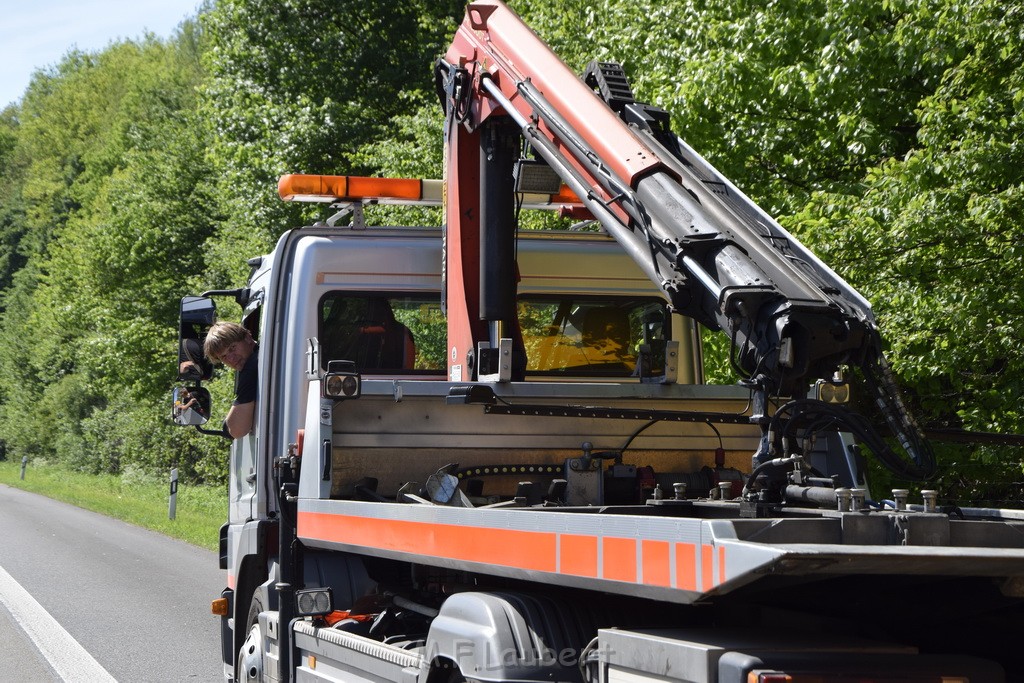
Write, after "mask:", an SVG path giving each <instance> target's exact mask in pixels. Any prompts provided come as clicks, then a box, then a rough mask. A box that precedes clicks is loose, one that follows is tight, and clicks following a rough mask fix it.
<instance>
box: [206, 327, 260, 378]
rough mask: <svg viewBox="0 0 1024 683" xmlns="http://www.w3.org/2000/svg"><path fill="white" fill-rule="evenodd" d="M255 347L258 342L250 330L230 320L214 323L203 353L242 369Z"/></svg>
mask: <svg viewBox="0 0 1024 683" xmlns="http://www.w3.org/2000/svg"><path fill="white" fill-rule="evenodd" d="M255 348H256V342H254V341H253V339H252V335H251V334H249V330H247V329H245V328H244V327H242V326H241V325H239V324H237V323H229V322H217V323H214V324H213V326H212V327H211V328H210V331H209V332H207V333H206V341H205V342H204V343H203V353H204V354H205V355H206V357H207V358H209V359H210V360H211V361H213V362H214V363H223V364H224V365H226V366H228V367H229V368H231V369H232V370H241V369H242V367H243V366H244V365H245V361H247V360H248V359H249V356H250V355H251V354H252V352H253V349H255Z"/></svg>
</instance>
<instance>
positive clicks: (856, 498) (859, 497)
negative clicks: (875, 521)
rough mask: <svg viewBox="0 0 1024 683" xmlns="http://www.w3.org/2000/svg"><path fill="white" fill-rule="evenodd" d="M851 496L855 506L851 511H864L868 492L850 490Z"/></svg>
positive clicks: (864, 490)
mask: <svg viewBox="0 0 1024 683" xmlns="http://www.w3.org/2000/svg"><path fill="white" fill-rule="evenodd" d="M850 495H851V496H852V497H853V506H852V508H851V509H853V510H863V509H865V508H864V501H865V499H867V497H868V492H867V490H866V489H850Z"/></svg>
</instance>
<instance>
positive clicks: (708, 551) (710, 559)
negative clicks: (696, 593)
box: [700, 545, 715, 591]
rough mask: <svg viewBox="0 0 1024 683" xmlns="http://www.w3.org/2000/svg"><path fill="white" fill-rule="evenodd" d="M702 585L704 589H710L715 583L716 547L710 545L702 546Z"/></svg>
mask: <svg viewBox="0 0 1024 683" xmlns="http://www.w3.org/2000/svg"><path fill="white" fill-rule="evenodd" d="M700 585H701V590H702V591H709V590H711V589H712V587H714V585H715V548H714V546H710V545H702V546H701V547H700Z"/></svg>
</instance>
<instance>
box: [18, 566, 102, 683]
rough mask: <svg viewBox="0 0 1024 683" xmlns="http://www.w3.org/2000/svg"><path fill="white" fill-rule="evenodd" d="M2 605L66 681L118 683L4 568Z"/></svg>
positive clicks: (71, 682)
mask: <svg viewBox="0 0 1024 683" xmlns="http://www.w3.org/2000/svg"><path fill="white" fill-rule="evenodd" d="M0 603H2V604H3V605H4V606H5V607H7V610H8V611H9V612H10V613H11V615H12V616H13V617H14V620H15V621H16V622H17V623H18V625H19V626H21V628H22V630H24V631H25V633H26V634H27V635H28V637H29V638H30V639H31V640H32V642H33V643H35V646H36V647H37V648H39V652H40V653H42V655H43V657H45V658H46V661H47V662H49V664H50V666H52V667H53V670H54V671H56V672H57V675H58V676H60V677H61V678H63V679H64V680H65V681H67V682H68V683H78V682H81V683H107V682H112V683H116V681H115V679H114V677H113V676H111V675H110V674H109V673H108V672H107V670H106V669H104V668H103V667H102V666H100V664H99V662H97V661H96V660H95V659H93V657H92V655H90V654H89V653H88V652H87V651H86V649H85V648H84V647H82V646H81V645H80V644H79V642H78V641H77V640H75V639H74V638H72V637H71V634H70V633H68V632H67V631H65V630H64V627H62V626H61V625H60V624H59V623H57V620H56V619H54V618H53V617H52V616H50V613H49V612H47V611H46V610H45V609H43V606H42V605H40V604H39V603H38V602H36V599H35V598H33V597H32V596H31V595H29V592H28V591H26V590H25V589H24V588H22V587H21V584H19V583H18V582H17V581H15V580H14V577H12V576H11V575H10V574H8V573H7V571H6V570H5V569H4V568H3V567H0Z"/></svg>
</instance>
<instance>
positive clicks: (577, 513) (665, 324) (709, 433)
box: [174, 0, 1024, 683]
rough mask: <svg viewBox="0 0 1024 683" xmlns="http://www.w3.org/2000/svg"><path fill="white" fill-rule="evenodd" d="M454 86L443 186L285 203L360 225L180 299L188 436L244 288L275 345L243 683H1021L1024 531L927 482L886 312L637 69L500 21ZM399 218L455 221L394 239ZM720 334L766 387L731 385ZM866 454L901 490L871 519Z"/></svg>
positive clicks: (233, 465)
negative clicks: (717, 366) (720, 377)
mask: <svg viewBox="0 0 1024 683" xmlns="http://www.w3.org/2000/svg"><path fill="white" fill-rule="evenodd" d="M435 79H436V84H437V90H438V95H439V99H440V101H441V105H442V108H443V111H444V122H445V123H444V144H445V174H444V179H443V180H440V181H434V180H418V179H400V178H399V179H396V178H361V177H353V176H311V175H288V176H284V177H283V178H281V181H280V183H279V187H278V190H279V193H280V195H281V197H282V199H284V200H289V201H313V202H322V203H324V204H325V205H328V206H331V207H334V208H335V209H337V210H338V213H336V214H335V215H333V216H332V217H331V218H329V219H327V220H326V221H323V222H319V223H316V224H314V225H310V226H306V227H302V228H298V229H294V230H290V231H288V232H285V233H284V234H283V235H282V236H281V237H280V239H279V241H278V242H277V245H276V247H275V248H274V249H273V251H272V252H271V253H270V254H268V255H265V256H262V257H257V258H253V259H251V260H250V261H249V264H250V266H251V269H252V272H251V275H250V277H249V278H248V281H247V282H246V283H245V284H244V286H242V287H240V288H238V289H232V290H212V291H209V292H204V293H203V294H202V295H200V296H188V297H185V298H184V299H182V303H181V318H180V322H179V330H180V353H179V359H178V360H179V361H185V360H192V361H194V364H193V365H194V367H193V368H192V369H191V370H190V373H192V374H191V375H189V373H186V374H184V375H183V376H181V377H180V378H179V379H181V380H182V381H183V384H182V386H179V387H177V388H175V390H174V393H175V399H176V402H175V405H176V408H175V411H174V420H175V422H177V423H179V424H182V425H192V426H194V427H196V428H197V429H199V430H200V431H203V432H207V433H209V434H211V435H213V436H211V438H219V437H218V435H222V433H221V432H219V431H218V430H215V429H212V428H210V427H209V426H207V425H208V421H209V419H210V417H211V413H212V412H213V411H212V406H211V399H210V393H209V391H208V389H207V388H206V387H204V386H203V385H202V382H203V381H205V380H208V379H210V377H211V372H212V369H211V367H210V365H209V363H206V362H204V359H203V358H202V357H201V346H202V340H203V339H204V336H205V334H206V332H207V330H209V328H210V326H211V325H212V324H213V322H214V321H215V320H216V319H217V306H216V303H215V301H216V299H217V298H218V297H227V298H229V299H233V300H234V301H236V302H237V303H238V304H239V305H240V306H241V308H242V315H241V322H242V324H243V325H244V326H245V327H246V328H247V329H248V330H249V331H250V332H251V334H252V336H253V338H254V339H255V340H256V341H257V342H258V347H257V351H256V353H257V354H258V362H259V379H258V389H259V390H258V398H257V401H256V406H255V416H254V426H253V428H252V431H251V432H250V433H249V434H248V435H246V436H243V437H241V438H237V439H233V440H232V441H231V445H230V473H229V485H228V499H229V500H228V519H227V522H226V523H225V524H224V526H223V527H222V529H221V535H220V564H221V568H222V569H224V570H226V575H227V580H226V588H225V589H224V591H223V592H222V594H221V595H220V596H218V597H216V598H215V599H214V600H213V612H214V614H215V615H218V616H219V617H220V625H221V650H222V654H223V662H224V669H223V674H224V677H225V679H226V680H233V681H255V680H260V681H263V680H266V681H344V682H346V683H351V682H374V683H379V682H385V681H388V682H400V683H459V682H462V681H470V682H473V683H498V682H505V683H509V682H516V683H524V682H527V681H530V682H533V681H537V682H539V681H559V682H561V681H565V682H572V683H654V682H662V683H663V682H667V681H690V682H694V683H771V682H776V681H795V682H808V681H901V682H907V681H935V682H938V681H945V682H951V681H972V682H975V683H977V682H982V681H984V682H988V681H1005V680H1021V676H1022V672H1024V665H1022V664H1021V663H1019V662H1018V661H1017V657H1016V655H1017V654H1018V653H1017V651H1016V647H1018V646H1019V639H1020V634H1021V629H1022V625H1024V512H1022V511H1019V510H1008V509H991V508H974V507H968V506H958V505H956V504H955V503H954V502H952V501H942V504H941V505H940V502H939V501H938V500H937V494H936V492H935V491H933V490H929V489H928V488H923V489H920V487H927V485H928V484H927V482H928V481H929V479H930V478H931V477H932V476H933V475H934V472H935V461H934V456H933V455H932V452H931V450H930V447H929V445H928V441H927V440H926V439H925V438H924V437H922V436H921V430H920V429H919V428H918V426H917V425H916V423H915V421H914V420H913V418H912V417H911V415H910V414H909V411H908V410H907V408H906V406H905V404H904V402H903V401H902V400H901V398H900V396H899V392H898V390H897V387H896V382H895V379H894V377H893V374H892V372H891V370H890V368H889V366H888V364H887V362H886V360H885V357H884V354H883V353H882V339H881V335H880V333H879V330H878V326H877V324H876V322H875V319H874V315H873V313H872V309H871V306H870V304H869V302H867V301H866V300H865V299H864V297H862V296H861V295H860V294H859V293H858V292H857V291H856V290H855V289H854V288H853V287H851V286H850V285H849V284H848V283H846V282H845V281H843V279H842V278H840V277H839V276H838V275H837V274H836V273H835V272H834V271H832V270H831V269H830V268H829V267H828V266H827V265H826V264H824V263H822V262H821V261H820V260H819V259H818V258H816V257H815V256H814V254H813V253H812V252H811V251H810V250H808V249H807V248H806V247H804V246H803V245H802V244H801V243H800V242H799V241H798V240H797V239H796V238H794V237H793V236H792V235H790V234H789V233H788V232H786V231H785V230H784V229H783V228H782V227H781V226H780V225H779V224H778V223H777V222H776V221H775V220H774V219H772V218H771V217H770V216H768V215H767V214H766V213H765V212H764V211H763V210H761V209H760V208H759V207H758V206H757V205H756V204H754V203H753V202H752V201H751V200H750V199H749V198H747V197H746V196H745V195H744V194H743V193H742V192H741V191H740V190H739V189H738V188H737V187H736V186H734V185H733V183H731V182H730V181H729V180H728V179H727V178H725V177H724V176H723V175H722V174H721V173H719V172H718V171H717V170H716V169H715V168H714V167H713V166H712V164H710V163H709V162H708V161H707V160H706V159H704V158H703V157H701V156H700V155H699V154H698V153H697V152H696V151H695V150H694V149H692V148H691V147H690V146H689V145H687V144H686V142H684V141H683V140H682V139H681V138H680V137H678V136H677V135H675V134H673V133H672V131H671V127H670V117H669V115H668V113H667V112H665V111H663V110H661V109H658V108H656V107H654V106H651V105H648V104H644V103H642V102H637V101H636V100H635V97H634V95H633V93H632V90H631V88H630V86H629V83H628V80H627V79H626V77H625V75H624V73H623V70H622V68H621V67H620V66H618V65H616V64H614V63H607V62H594V63H592V64H591V65H590V66H589V67H588V68H587V71H586V73H585V74H584V76H583V77H582V78H581V77H578V76H577V75H575V74H574V73H573V72H572V71H571V70H570V69H569V68H568V67H566V66H565V65H564V64H563V63H562V62H561V61H560V60H559V59H558V57H557V56H556V55H554V53H553V52H552V51H551V50H550V49H549V48H548V47H547V46H546V45H545V44H544V43H543V41H541V40H540V39H539V38H538V37H537V36H536V35H535V34H534V33H533V32H532V31H531V30H530V29H529V28H528V27H527V26H526V25H525V24H524V23H523V22H522V21H521V20H520V19H519V18H518V17H517V16H516V15H515V14H514V13H513V12H512V11H511V10H510V9H509V8H508V7H506V6H505V5H504V4H502V3H501V2H500V1H499V0H478V1H475V2H472V3H470V4H469V5H468V6H467V10H466V15H465V19H464V21H463V23H462V24H461V26H460V27H459V29H458V30H457V33H456V35H455V37H454V39H453V41H452V43H451V45H450V46H449V48H448V50H447V52H446V53H445V55H444V56H443V57H442V58H441V59H439V60H438V62H437V63H436V65H435ZM380 203H384V204H386V203H394V204H409V205H434V206H442V207H443V215H444V220H443V225H442V226H440V227H426V226H386V227H373V226H370V225H367V220H366V213H365V212H364V209H365V208H367V207H370V206H372V205H374V204H380ZM535 210H549V211H557V212H559V213H560V214H561V215H563V216H568V217H570V220H576V221H578V224H576V225H574V226H573V227H574V228H579V229H571V230H521V229H520V223H521V222H522V221H523V218H524V214H522V213H521V212H531V211H535ZM585 226H590V227H591V228H592V229H589V230H588V229H582V227H585ZM701 327H705V328H710V329H712V330H721V331H722V332H723V334H725V335H727V338H728V340H729V344H730V348H731V353H730V358H729V360H730V361H731V363H732V365H733V366H734V368H735V370H736V372H737V373H738V375H739V376H740V377H743V378H744V379H743V380H742V381H741V382H739V383H737V384H735V385H729V386H724V385H713V384H709V383H706V381H705V377H704V370H703V359H702V353H703V350H702V346H701V334H700V329H701ZM853 372H857V373H859V374H860V375H861V376H862V378H863V382H862V383H861V385H859V386H863V387H864V388H865V391H867V392H869V394H870V396H869V402H870V403H871V404H872V405H873V406H874V412H875V413H877V414H878V415H880V416H881V417H878V418H874V419H871V418H868V417H864V416H862V415H859V414H857V413H856V412H854V411H853V410H852V409H851V408H850V405H851V404H850V403H849V397H850V391H851V385H850V384H849V383H848V381H847V380H848V379H849V377H850V373H853ZM229 438H230V437H229ZM869 457H875V458H878V459H880V461H881V463H882V465H884V466H885V467H887V468H889V469H890V470H892V471H893V473H894V475H895V476H896V477H897V478H898V479H899V480H900V481H906V482H908V484H907V486H908V488H906V489H896V490H893V491H892V494H891V497H890V496H889V495H888V494H886V495H882V496H879V497H880V498H881V499H880V500H874V499H872V496H871V495H870V494H869V493H868V482H867V469H866V464H865V463H866V460H867V458H869ZM911 485H913V487H914V489H913V490H915V491H918V490H919V493H914V495H913V496H911V495H910V490H911V488H910V487H911Z"/></svg>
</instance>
